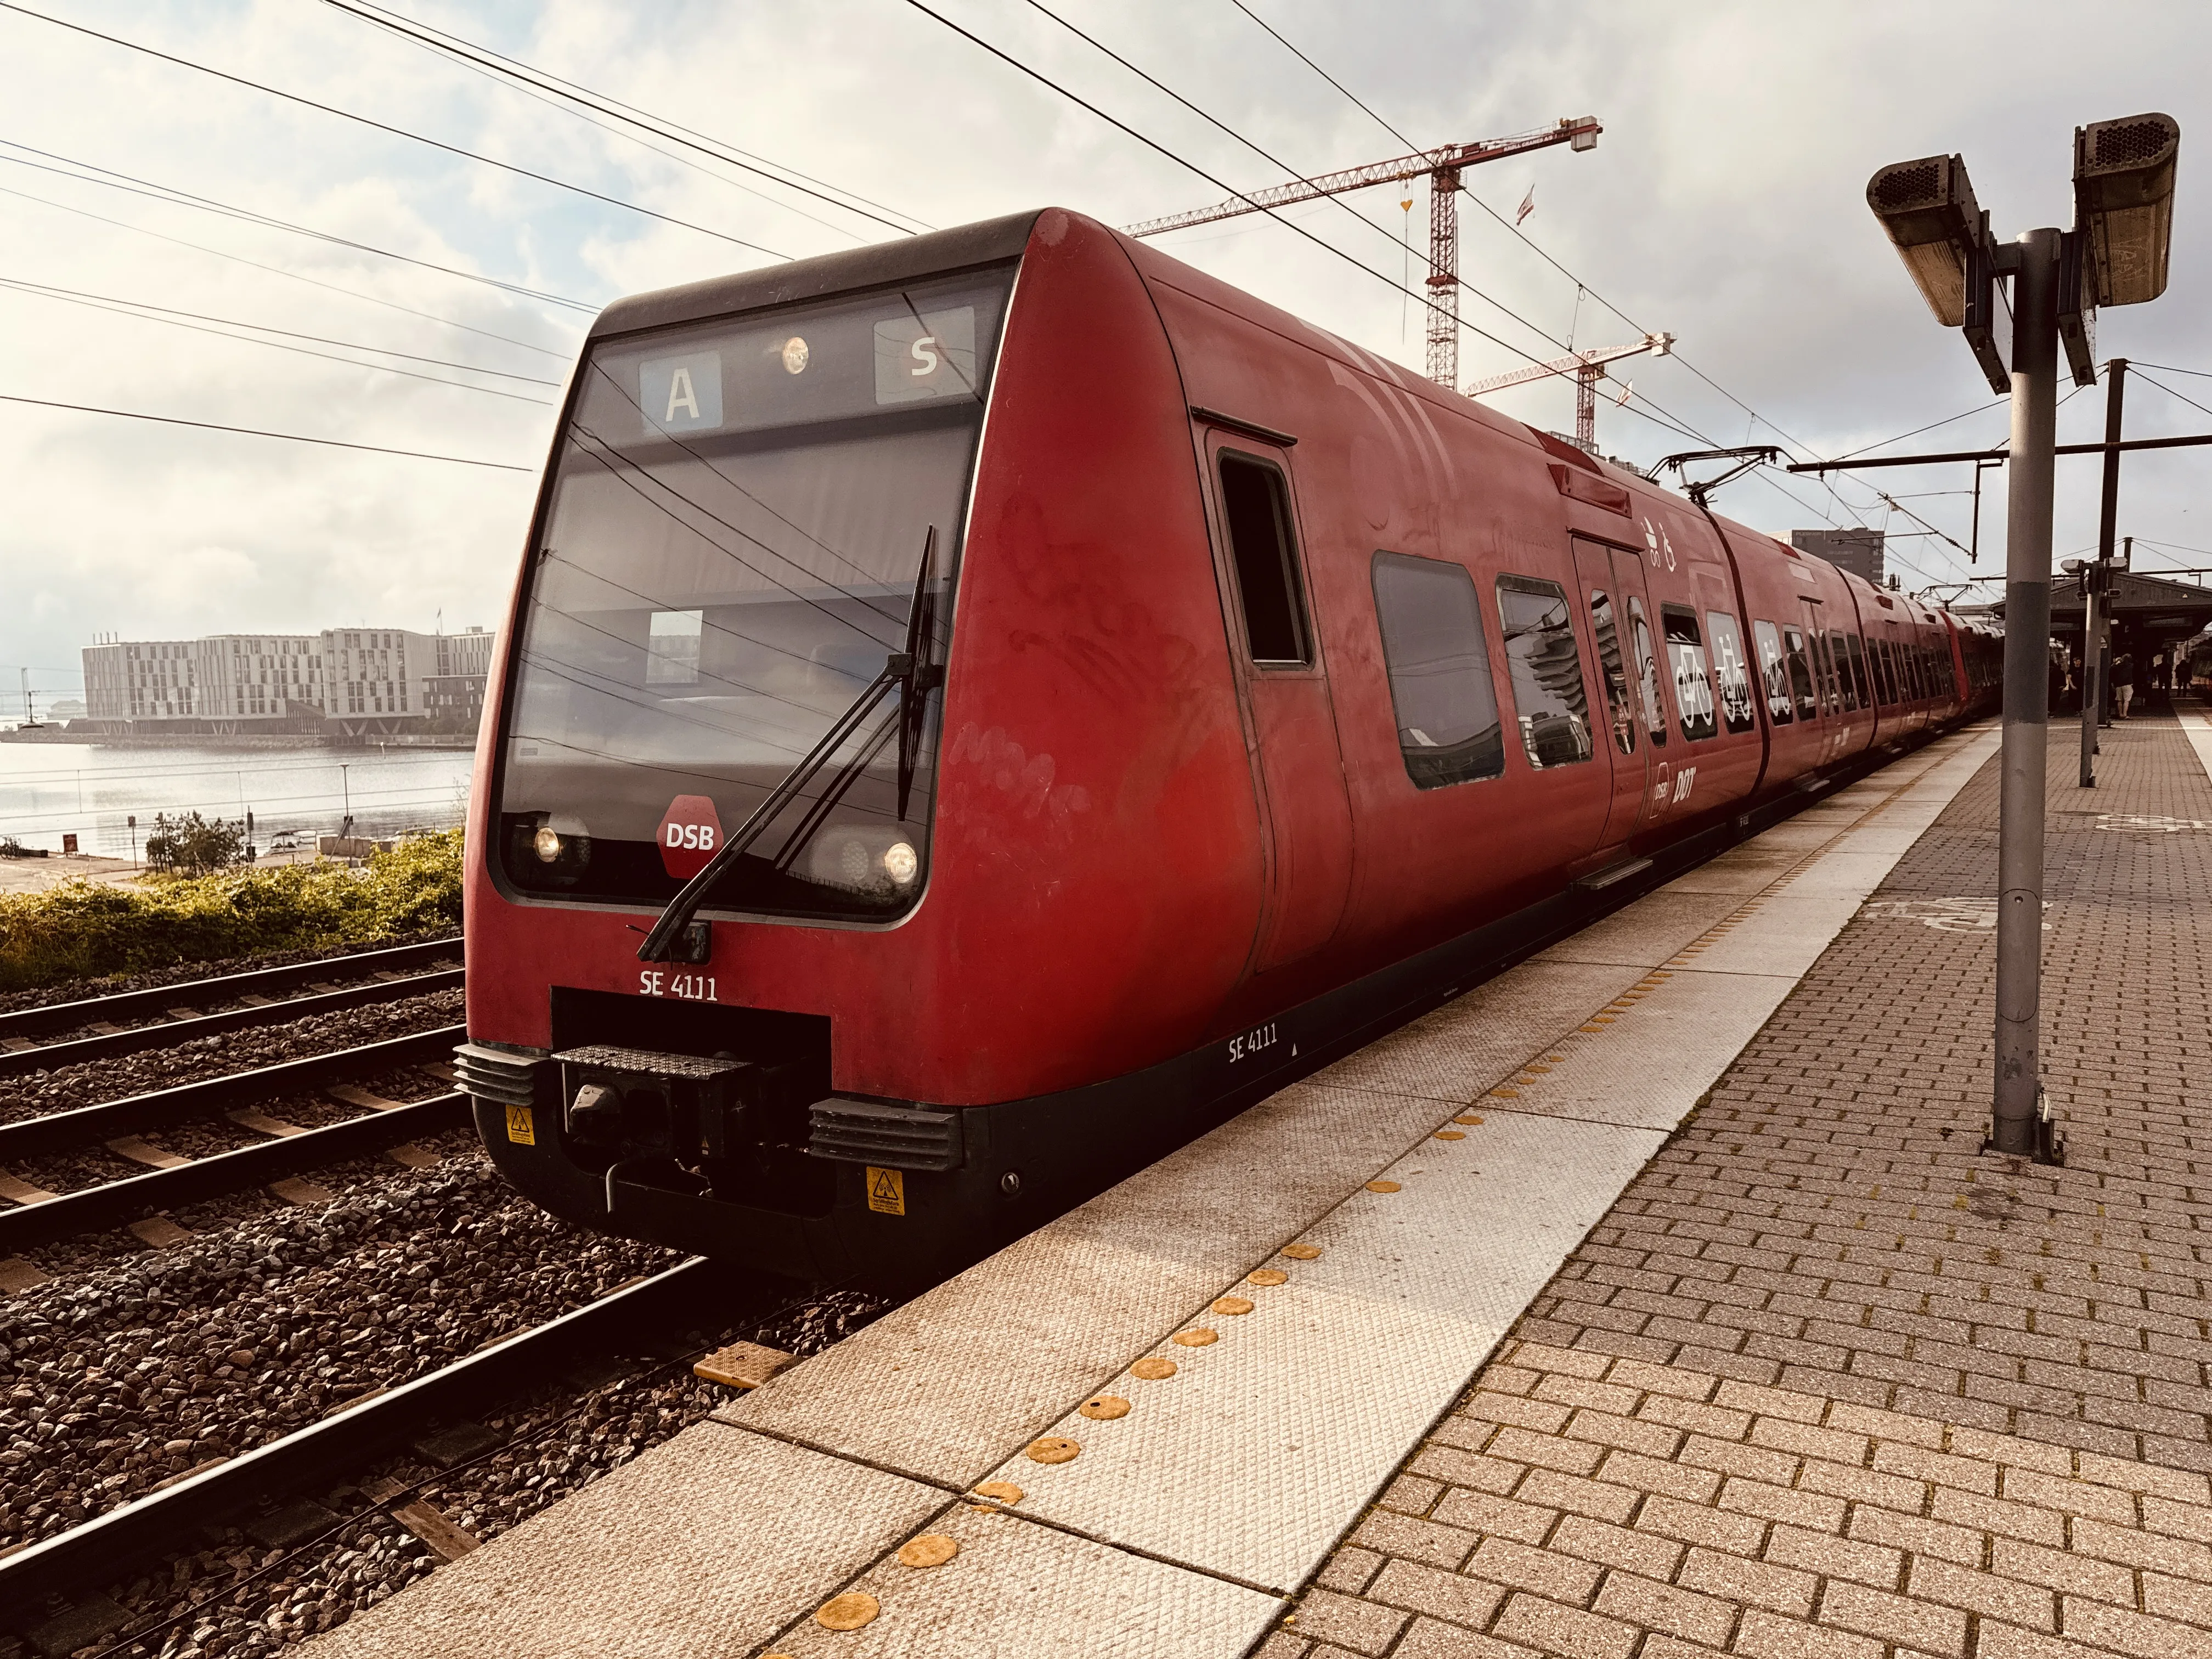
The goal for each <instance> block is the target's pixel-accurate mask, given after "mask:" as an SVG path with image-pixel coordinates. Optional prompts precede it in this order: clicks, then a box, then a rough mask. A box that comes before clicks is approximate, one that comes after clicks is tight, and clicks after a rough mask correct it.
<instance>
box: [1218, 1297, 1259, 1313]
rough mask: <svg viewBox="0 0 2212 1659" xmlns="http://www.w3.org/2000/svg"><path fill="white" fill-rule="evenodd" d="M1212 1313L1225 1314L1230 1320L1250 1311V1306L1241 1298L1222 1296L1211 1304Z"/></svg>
mask: <svg viewBox="0 0 2212 1659" xmlns="http://www.w3.org/2000/svg"><path fill="white" fill-rule="evenodd" d="M1213 1311H1214V1312H1216V1313H1218V1314H1227V1315H1229V1316H1231V1318H1234V1317H1236V1316H1238V1315H1240V1314H1248V1313H1250V1312H1251V1311H1252V1304H1250V1303H1249V1302H1248V1301H1247V1300H1245V1298H1244V1297H1241V1296H1225V1297H1222V1298H1221V1299H1220V1300H1219V1301H1218V1302H1216V1303H1215V1304H1213Z"/></svg>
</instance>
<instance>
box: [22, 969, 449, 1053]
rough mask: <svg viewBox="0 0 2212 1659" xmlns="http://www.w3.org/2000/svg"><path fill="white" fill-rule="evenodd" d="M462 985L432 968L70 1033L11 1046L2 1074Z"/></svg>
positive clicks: (167, 1044) (445, 971)
mask: <svg viewBox="0 0 2212 1659" xmlns="http://www.w3.org/2000/svg"><path fill="white" fill-rule="evenodd" d="M461 983H462V970H461V969H459V968H440V969H433V970H432V971H430V972H429V973H427V974H409V975H405V976H404V977H402V978H398V979H380V980H374V981H370V982H369V983H368V984H367V985H349V986H347V987H344V988H343V989H342V990H337V991H324V992H319V993H318V994H315V995H313V996H307V997H292V998H289V999H288V1000H284V1001H283V1002H271V1003H269V1004H267V1005H266V1006H262V1007H256V1008H228V1009H225V1010H224V1011H223V1012H222V1013H219V1014H202V1015H200V1016H199V1017H198V1018H197V1019H176V1020H171V1021H170V1022H169V1023H168V1024H166V1025H135V1026H132V1027H131V1029H130V1030H124V1031H102V1032H100V1033H99V1034H98V1035H96V1036H88V1037H73V1038H71V1039H70V1040H69V1041H68V1042H48V1043H42V1044H40V1046H38V1047H36V1048H10V1049H7V1050H4V1051H0V1077H20V1076H21V1075H22V1074H23V1073H26V1072H50V1071H52V1070H53V1069H54V1068H55V1067H56V1066H81V1065H82V1064H84V1063H85V1062H86V1061H88V1060H113V1059H115V1058H117V1057H118V1055H122V1054H143V1053H144V1052H145V1051H146V1050H147V1049H149V1048H175V1047H177V1046H178V1045H179V1043H184V1042H191V1040H192V1039H193V1038H195V1037H204V1036H220V1035H222V1033H224V1032H228V1031H246V1030H252V1029H253V1028H254V1027H256V1026H259V1025H282V1024H285V1023H287V1022H288V1021H290V1020H295V1019H311V1018H313V1017H314V1016H315V1015H317V1014H335V1013H337V1012H341V1011H342V1010H343V1009H347V1008H365V1007H369V1006H374V1004H377V1003H380V1002H397V1001H398V1000H399V999H400V998H402V997H416V996H425V995H428V994H429V993H431V992H433V991H451V990H456V989H458V988H459V987H460V985H461Z"/></svg>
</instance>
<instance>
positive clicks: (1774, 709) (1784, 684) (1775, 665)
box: [1751, 617, 1796, 726]
mask: <svg viewBox="0 0 2212 1659" xmlns="http://www.w3.org/2000/svg"><path fill="white" fill-rule="evenodd" d="M1751 637H1752V639H1753V641H1754V642H1755V643H1756V644H1757V645H1758V647H1759V681H1760V683H1761V684H1763V685H1764V686H1765V689H1766V718H1767V719H1768V720H1771V721H1773V722H1774V724H1775V725H1777V726H1787V725H1789V724H1790V720H1792V719H1794V718H1795V717H1796V710H1795V709H1793V708H1791V707H1790V665H1789V664H1788V663H1787V662H1785V661H1784V659H1783V655H1782V635H1780V633H1778V631H1777V630H1776V629H1775V626H1774V624H1773V623H1771V622H1760V621H1759V619H1758V618H1757V617H1753V619H1752V623H1751Z"/></svg>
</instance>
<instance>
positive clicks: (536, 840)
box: [530, 823, 561, 864]
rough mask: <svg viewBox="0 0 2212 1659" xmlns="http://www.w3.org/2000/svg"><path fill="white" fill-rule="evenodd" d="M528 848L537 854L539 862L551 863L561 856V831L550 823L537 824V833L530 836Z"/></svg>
mask: <svg viewBox="0 0 2212 1659" xmlns="http://www.w3.org/2000/svg"><path fill="white" fill-rule="evenodd" d="M530 849H531V851H532V852H533V853H535V854H538V862H539V863H541V864H551V863H552V862H554V860H556V859H558V858H559V857H560V856H561V832H560V831H559V830H557V829H555V828H554V827H553V826H552V825H551V824H550V823H541V824H539V825H538V833H537V834H536V835H534V836H532V837H531V838H530Z"/></svg>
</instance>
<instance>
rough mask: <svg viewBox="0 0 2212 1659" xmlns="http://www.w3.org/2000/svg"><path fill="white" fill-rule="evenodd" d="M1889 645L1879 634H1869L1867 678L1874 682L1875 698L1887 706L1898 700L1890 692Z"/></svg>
mask: <svg viewBox="0 0 2212 1659" xmlns="http://www.w3.org/2000/svg"><path fill="white" fill-rule="evenodd" d="M1888 646H1889V641H1887V640H1885V639H1884V638H1882V636H1881V635H1879V634H1869V635H1867V642H1866V665H1867V678H1869V680H1871V681H1872V682H1873V683H1874V700H1875V702H1877V703H1880V704H1881V706H1882V707H1883V708H1888V707H1889V705H1890V704H1892V703H1893V702H1896V701H1897V699H1896V698H1895V697H1894V696H1892V695H1891V693H1890V678H1889V651H1888Z"/></svg>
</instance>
